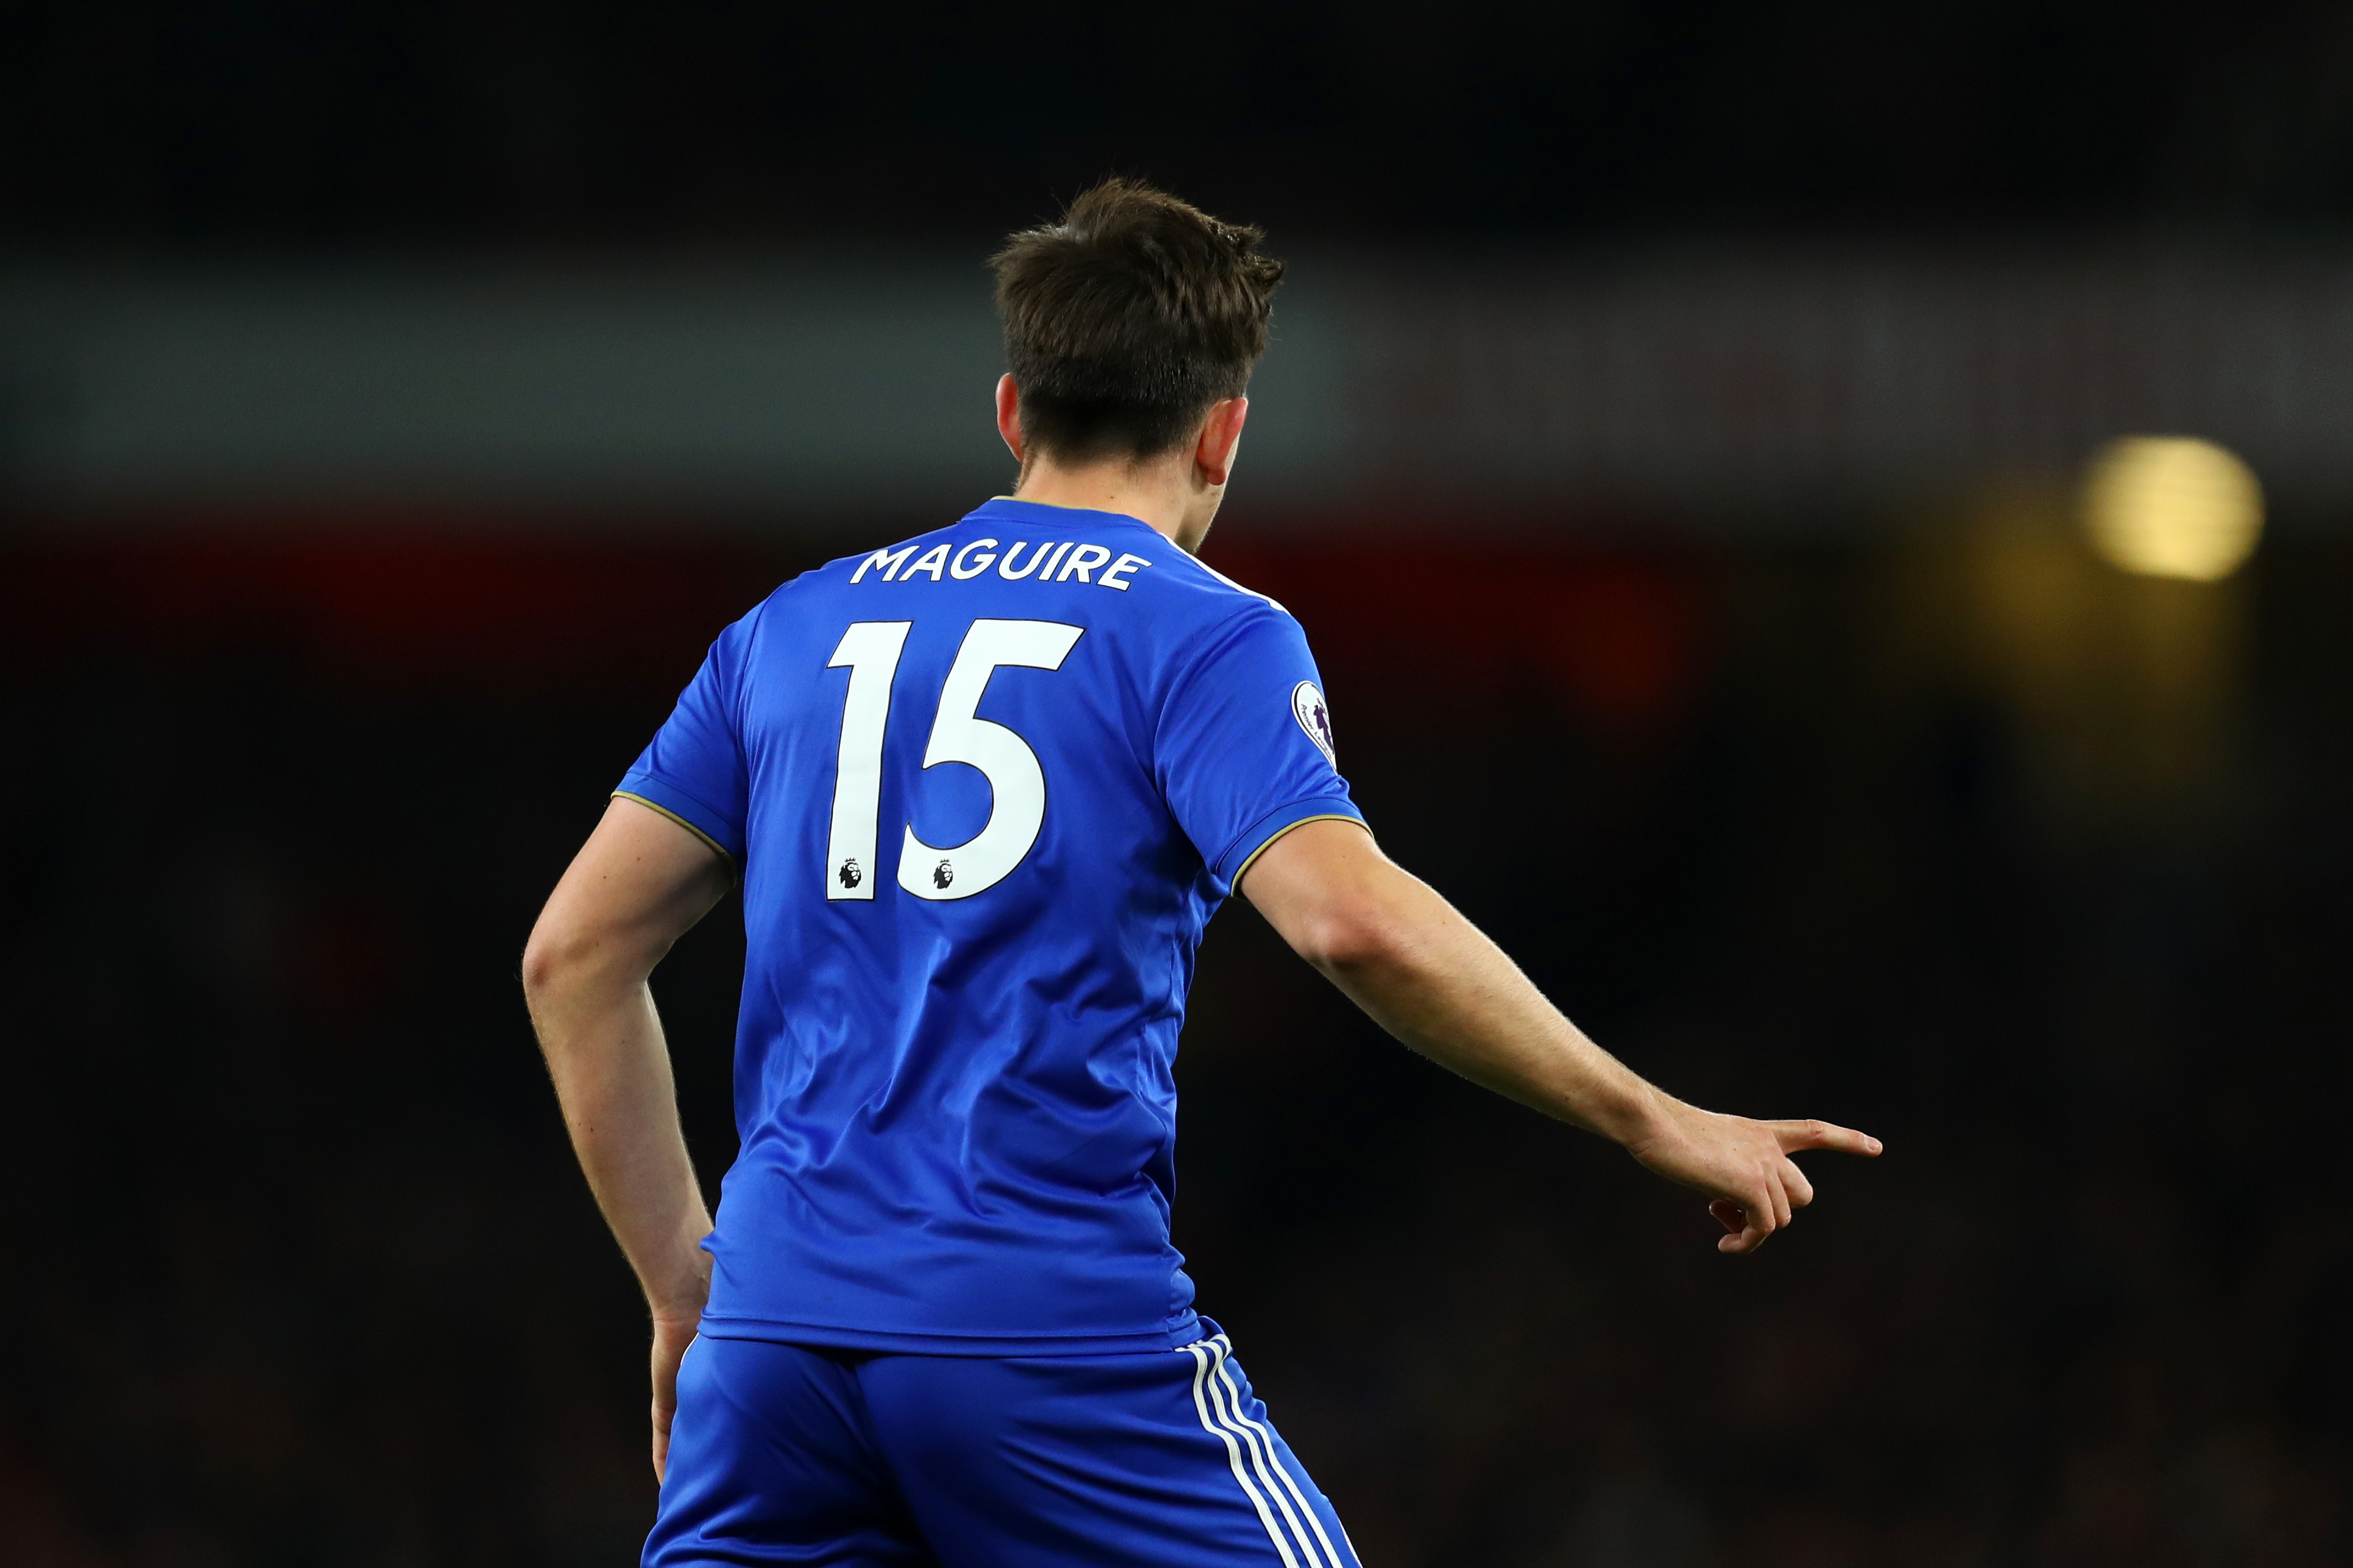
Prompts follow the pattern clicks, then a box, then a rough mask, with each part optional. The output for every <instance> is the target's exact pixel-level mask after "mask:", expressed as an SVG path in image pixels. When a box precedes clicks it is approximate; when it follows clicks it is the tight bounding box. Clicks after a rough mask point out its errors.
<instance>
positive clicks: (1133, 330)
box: [989, 179, 1282, 462]
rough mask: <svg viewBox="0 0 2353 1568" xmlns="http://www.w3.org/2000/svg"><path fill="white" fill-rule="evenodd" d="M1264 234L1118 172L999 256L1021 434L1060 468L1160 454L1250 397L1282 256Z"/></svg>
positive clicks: (1000, 307) (1000, 306)
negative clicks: (1264, 246) (1212, 413)
mask: <svg viewBox="0 0 2353 1568" xmlns="http://www.w3.org/2000/svg"><path fill="white" fill-rule="evenodd" d="M1263 237H1264V234H1263V233H1262V231H1261V230H1259V229H1257V228H1254V227H1251V226H1248V225H1242V224H1229V223H1219V221H1218V220H1217V219H1216V218H1213V217H1211V216H1208V214H1207V213H1205V212H1202V211H1201V210H1200V209H1198V207H1194V206H1190V205H1187V204H1186V203H1184V202H1180V201H1178V200H1177V199H1176V197H1175V196H1172V195H1168V194H1167V193H1166V192H1165V191H1156V190H1154V189H1153V188H1152V187H1151V186H1149V185H1147V184H1143V183H1141V182H1140V181H1136V180H1123V179H1111V180H1105V181H1104V182H1103V184H1099V185H1097V186H1095V187H1094V188H1093V189H1092V190H1091V191H1089V192H1087V193H1086V194H1085V195H1082V196H1081V197H1079V199H1078V200H1076V201H1074V202H1072V203H1071V205H1070V206H1069V208H1068V209H1067V210H1066V211H1065V212H1064V213H1063V214H1062V221H1061V222H1060V223H1057V224H1049V225H1047V226H1044V227H1042V228H1032V229H1025V230H1023V231H1022V232H1021V233H1019V234H1017V235H1014V236H1013V237H1010V238H1009V239H1008V240H1007V241H1006V243H1005V248H1004V249H1003V250H1000V251H998V252H997V255H995V256H994V257H992V258H990V259H989V265H990V267H992V268H995V270H996V273H997V311H998V313H999V314H1001V315H1002V316H1003V317H1004V318H1005V357H1006V360H1007V362H1008V369H1010V370H1011V371H1012V373H1013V380H1014V384H1016V385H1018V387H1020V389H1021V429H1022V434H1023V435H1024V437H1026V438H1027V439H1028V441H1029V444H1030V445H1032V446H1034V447H1039V448H1041V449H1043V450H1045V451H1048V452H1050V453H1052V454H1053V455H1054V456H1055V457H1057V458H1060V459H1061V460H1062V461H1064V462H1090V461H1095V460H1098V459H1101V458H1111V457H1124V458H1155V457H1158V456H1159V455H1160V454H1161V453H1163V452H1166V451H1169V450H1172V449H1173V448H1175V447H1176V446H1178V445H1179V444H1180V443H1182V442H1183V441H1184V440H1185V438H1186V437H1187V436H1189V435H1191V434H1192V430H1193V426H1194V423H1195V422H1196V421H1197V420H1198V419H1199V418H1200V417H1201V416H1202V415H1203V414H1204V413H1205V412H1207V411H1208V407H1209V405H1211V404H1213V403H1216V402H1218V401H1219V400H1220V399H1222V398H1228V397H1240V395H1242V391H1243V389H1244V388H1245V387H1247V386H1248V385H1249V384H1250V369H1251V367H1252V366H1253V365H1255V364H1257V363H1258V359H1259V356H1260V355H1261V354H1262V353H1265V352H1266V326H1267V318H1268V316H1269V314H1270V313H1271V310H1272V308H1273V299H1274V289H1275V285H1276V284H1278V283H1280V282H1282V262H1280V261H1277V260H1276V259H1274V258H1272V257H1271V256H1261V255H1260V254H1259V253H1258V251H1257V248H1256V247H1257V245H1258V242H1259V241H1260V240H1261V238H1263Z"/></svg>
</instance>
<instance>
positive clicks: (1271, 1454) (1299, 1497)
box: [1217, 1334, 1346, 1568]
mask: <svg viewBox="0 0 2353 1568" xmlns="http://www.w3.org/2000/svg"><path fill="white" fill-rule="evenodd" d="M1217 1343H1218V1344H1219V1345H1221V1346H1223V1347H1224V1349H1225V1351H1226V1352H1229V1353H1230V1352H1231V1351H1232V1350H1233V1342H1232V1341H1230V1340H1229V1339H1227V1338H1226V1336H1225V1335H1223V1334H1219V1336H1218V1338H1217ZM1218 1377H1219V1380H1220V1381H1222V1382H1223V1383H1224V1384H1225V1385H1226V1393H1227V1394H1229V1396H1231V1398H1232V1400H1233V1406H1234V1419H1235V1420H1237V1421H1240V1423H1241V1424H1242V1425H1243V1426H1247V1427H1249V1428H1250V1430H1251V1431H1253V1432H1255V1433H1257V1434H1258V1435H1259V1440H1260V1441H1261V1442H1262V1443H1264V1444H1265V1445H1266V1459H1267V1463H1268V1464H1270V1465H1272V1466H1273V1467H1274V1473H1275V1474H1276V1475H1278V1476H1281V1477H1282V1489H1283V1490H1285V1491H1287V1492H1289V1493H1290V1494H1291V1500H1292V1501H1293V1502H1295V1503H1297V1504H1298V1505H1299V1511H1300V1512H1301V1513H1303V1514H1304V1515H1305V1516H1306V1518H1307V1523H1308V1525H1309V1527H1310V1528H1311V1529H1313V1530H1314V1531H1315V1539H1316V1540H1318V1541H1320V1542H1323V1543H1324V1561H1325V1562H1327V1563H1330V1564H1331V1565H1332V1568H1340V1554H1339V1553H1338V1552H1335V1551H1333V1550H1332V1538H1331V1537H1330V1536H1328V1535H1326V1534H1324V1521H1322V1520H1321V1519H1319V1518H1317V1517H1316V1515H1315V1510H1314V1509H1312V1508H1310V1507H1308V1506H1307V1499H1306V1497H1305V1496H1304V1495H1303V1493H1302V1492H1301V1491H1300V1489H1299V1483H1298V1482H1297V1481H1294V1480H1293V1479H1291V1471H1290V1470H1289V1469H1288V1468H1286V1467H1285V1466H1284V1465H1283V1462H1282V1455H1280V1454H1278V1453H1276V1452H1275V1451H1274V1434H1273V1433H1271V1432H1270V1431H1268V1430H1267V1429H1266V1428H1265V1427H1263V1426H1260V1425H1259V1424H1258V1423H1257V1422H1255V1421H1253V1420H1251V1419H1250V1417H1249V1416H1247V1415H1243V1414H1242V1396H1241V1391H1240V1389H1238V1388H1236V1387H1235V1386H1234V1374H1233V1373H1231V1372H1229V1371H1228V1370H1227V1368H1226V1357H1225V1355H1224V1354H1220V1355H1219V1357H1218ZM1276 1501H1277V1502H1280V1501H1282V1499H1281V1498H1277V1499H1276ZM1282 1512H1283V1517H1284V1518H1286V1519H1289V1518H1290V1517H1291V1510H1289V1509H1285V1510H1282ZM1298 1528H1299V1525H1298V1522H1297V1521H1293V1523H1292V1529H1293V1531H1297V1530H1298ZM1342 1533H1344V1534H1345V1533H1346V1532H1345V1531H1343V1532H1342ZM1299 1544H1300V1545H1302V1546H1305V1545H1306V1544H1307V1538H1306V1537H1305V1536H1303V1535H1302V1536H1301V1537H1300V1538H1299ZM1308 1555H1309V1556H1311V1557H1312V1556H1314V1552H1312V1551H1311V1552H1309V1553H1308Z"/></svg>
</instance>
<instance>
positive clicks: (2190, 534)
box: [2084, 436, 2263, 583]
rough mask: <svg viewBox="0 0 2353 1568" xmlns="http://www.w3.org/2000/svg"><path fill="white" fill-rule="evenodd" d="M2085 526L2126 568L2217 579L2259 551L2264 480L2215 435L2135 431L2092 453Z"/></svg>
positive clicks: (2096, 543) (2110, 557) (2097, 545)
mask: <svg viewBox="0 0 2353 1568" xmlns="http://www.w3.org/2000/svg"><path fill="white" fill-rule="evenodd" d="M2084 528H2085V529H2086V530H2087V531H2089V532H2090V534H2091V536H2092V545H2093V547H2094V549H2096V550H2097V551H2098V552H2100V553H2101V554H2102V555H2103V556H2105V558H2106V559H2107V560H2108V562H2109V563H2111V564H2113V565H2115V566H2117V567H2119V568H2121V569H2123V570H2124V571H2126V572H2133V573H2137V574H2141V575H2143V576H2148V577H2180V578H2186V579H2188V580H2189V581H2190V582H2194V583H2218V582H2220V581H2221V580H2222V579H2223V578H2225V577H2228V576H2229V575H2230V574H2232V573H2233V572H2235V571H2237V570H2238V569H2239V567H2240V564H2241V563H2243V562H2244V561H2245V560H2246V559H2247V557H2248V556H2249V555H2252V554H2253V553H2254V549H2255V541H2256V540H2257V538H2259V537H2260V536H2261V535H2262V533H2263V487H2262V486H2261V485H2259V484H2257V483H2256V482H2255V476H2254V472H2253V469H2251V468H2248V467H2247V465H2246V464H2244V463H2242V462H2241V461H2240V460H2239V459H2238V458H2236V457H2234V456H2232V454H2231V453H2229V452H2227V451H2225V450H2223V449H2222V448H2221V447H2217V446H2216V445H2214V443H2213V442H2211V441H2200V440H2197V439H2194V438H2192V437H2184V436H2128V437H2125V438H2124V439H2123V440H2120V441H2111V442H2109V443H2108V444H2107V445H2106V446H2105V447H2102V448H2100V451H2099V455H2098V456H2096V457H2095V458H2093V459H2092V465H2091V469H2090V472H2089V475H2088V477H2087V478H2086V480H2085V483H2084Z"/></svg>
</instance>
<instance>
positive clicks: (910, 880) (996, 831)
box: [825, 620, 1083, 900]
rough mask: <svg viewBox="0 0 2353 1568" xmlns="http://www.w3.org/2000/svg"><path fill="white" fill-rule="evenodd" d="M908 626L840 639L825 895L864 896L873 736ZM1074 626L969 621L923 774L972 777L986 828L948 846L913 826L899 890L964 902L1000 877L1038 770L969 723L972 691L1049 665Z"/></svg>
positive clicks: (873, 834) (1026, 840) (877, 775)
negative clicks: (842, 678)
mask: <svg viewBox="0 0 2353 1568" xmlns="http://www.w3.org/2000/svg"><path fill="white" fill-rule="evenodd" d="M913 625H914V623H913V622H912V621H860V622H858V623H857V624H856V625H854V626H851V627H850V628H849V630H848V631H846V632H844V633H843V634H842V637H841V643H840V646H839V647H836V648H835V649H834V650H833V658H832V659H831V660H830V661H829V662H828V668H833V669H839V668H844V667H847V668H849V692H848V694H847V695H846V696H845V697H844V699H843V700H842V710H841V743H840V749H839V752H838V754H837V765H836V768H835V772H834V780H833V820H832V826H831V827H830V829H829V830H828V835H827V848H826V875H825V896H826V897H827V898H828V899H869V900H871V898H873V897H874V852H875V847H876V844H875V841H876V839H877V837H879V831H878V830H879V828H880V826H881V822H880V819H881V814H882V735H883V730H884V727H885V725H886V724H887V722H888V720H889V717H890V712H891V683H892V679H893V678H894V677H895V676H896V675H897V674H898V669H899V657H900V655H901V654H902V653H903V652H905V651H906V647H907V633H908V630H909V628H911V627H912V626H913ZM1082 630H1083V628H1082V627H1079V626H1065V625H1063V624H1062V623H1061V622H1060V621H997V620H978V621H975V622H973V623H972V629H971V630H969V631H967V632H966V633H965V637H964V646H963V647H960V648H958V649H957V650H956V657H955V664H953V665H951V666H950V667H949V668H948V678H947V680H946V682H945V683H944V685H943V686H942V687H941V689H940V707H939V713H938V715H937V716H936V717H935V718H934V720H933V721H932V738H931V742H930V743H929V744H928V745H926V746H925V747H924V748H923V766H924V767H926V768H933V767H937V766H938V765H939V764H940V763H965V764H966V765H968V766H971V767H975V768H977V769H979V770H980V773H981V776H982V777H984V778H986V779H987V780H988V788H989V794H990V795H991V797H992V801H991V805H990V809H989V814H988V820H987V822H986V823H984V824H983V825H982V826H981V829H980V831H979V832H978V833H976V834H975V835H973V837H971V838H969V839H968V840H966V841H965V842H964V843H962V844H959V845H955V846H954V847H948V848H941V847H935V846H933V845H929V844H926V843H924V842H923V840H922V839H921V838H918V837H916V836H915V829H914V825H913V824H912V823H910V824H908V825H907V826H906V827H905V830H904V837H902V840H901V842H900V847H899V886H900V887H902V888H903V889H906V890H907V891H908V892H910V893H913V894H914V895H915V897H917V898H919V899H932V900H946V899H968V898H970V897H972V896H973V895H974V894H975V893H980V892H986V891H987V890H988V889H990V888H993V887H995V886H996V885H997V883H999V882H1001V881H1003V880H1004V879H1006V878H1007V877H1008V875H1010V874H1011V872H1012V870H1013V868H1015V867H1016V866H1018V865H1019V864H1021V859H1022V857H1024V856H1026V855H1028V854H1029V848H1030V846H1031V845H1033V844H1035V843H1037V842H1038V833H1039V829H1040V828H1041V827H1043V826H1045V821H1046V774H1045V771H1044V770H1043V769H1042V768H1040V767H1039V765H1038V753H1037V752H1033V751H1031V750H1030V749H1029V742H1026V741H1024V740H1023V739H1022V738H1021V737H1020V736H1018V735H1017V734H1015V733H1014V732H1013V731H1010V730H1008V729H1007V728H1006V727H1005V726H1004V725H1002V724H997V723H993V722H991V721H988V720H987V719H983V718H981V717H979V715H978V710H979V708H980V699H981V694H982V693H983V692H985V691H987V689H988V680H989V677H990V676H991V675H993V674H995V673H996V672H997V668H999V667H1000V666H1006V665H1011V666H1018V667H1020V668H1028V669H1060V668H1062V660H1063V659H1065V658H1068V657H1070V652H1071V647H1074V646H1075V645H1076V644H1077V642H1078V640H1079V637H1080V636H1081V634H1082Z"/></svg>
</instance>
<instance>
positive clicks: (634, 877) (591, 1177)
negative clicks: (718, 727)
mask: <svg viewBox="0 0 2353 1568" xmlns="http://www.w3.org/2000/svg"><path fill="white" fill-rule="evenodd" d="M730 880H731V872H730V870H729V868H728V865H727V863H726V861H725V860H724V859H723V858H721V857H720V855H719V853H718V852H717V851H716V850H714V849H712V847H711V846H710V845H708V844H706V843H704V842H703V841H702V839H701V838H699V837H696V836H695V835H694V834H692V833H691V832H689V831H688V830H687V829H686V828H684V827H681V826H679V825H678V824H677V823H675V822H672V821H671V820H670V818H668V817H666V816H662V815H661V814H660V813H659V812H657V811H654V810H653V809H651V808H650V807H648V806H644V805H638V803H637V802H635V801H631V800H625V799H615V800H614V801H613V802H612V804H611V805H608V806H607V808H606V811H605V817H604V820H603V821H601V822H599V823H598V824H597V825H596V832H594V833H592V834H590V835H589V837H588V842H587V843H586V845H584V846H582V847H581V850H580V853H579V855H578V856H577V857H576V858H575V859H574V860H573V862H572V866H571V868H570V869H568V870H566V871H565V873H564V878H563V880H561V881H559V882H558V883H557V884H556V885H555V891H554V894H553V895H552V896H551V897H550V898H549V899H548V900H547V907H546V908H545V909H544V910H541V911H540V916H539V923H538V924H537V925H535V926H533V928H532V933H531V942H530V945H529V946H527V947H526V948H525V949H524V950H523V960H522V984H523V995H524V997H525V999H526V1000H527V1001H528V1002H529V1003H530V1005H531V1019H532V1024H533V1027H535V1028H536V1029H537V1030H538V1031H539V1046H540V1050H541V1051H542V1052H543V1054H544V1055H545V1057H546V1058H547V1071H548V1076H549V1077H550V1078H552V1079H554V1081H555V1094H556V1099H557V1100H559V1101H560V1102H561V1103H562V1104H563V1107H564V1121H565V1125H566V1126H567V1127H568V1128H569V1129H570V1130H571V1132H572V1147H573V1151H574V1152H575V1153H577V1154H578V1155H579V1157H580V1168H581V1169H582V1170H583V1171H584V1172H586V1173H587V1177H588V1186H589V1189H590V1190H591V1191H592V1192H594V1193H595V1194H596V1205H597V1206H598V1207H599V1208H601V1209H603V1210H604V1211H605V1219H606V1222H607V1224H609V1225H611V1226H612V1227H613V1235H614V1236H615V1237H617V1239H618V1240H619V1242H620V1244H621V1250H622V1251H623V1252H624V1253H625V1254H627V1255H628V1259H629V1266H630V1267H631V1268H634V1269H636V1270H637V1274H638V1284H639V1285H641V1286H643V1287H644V1289H645V1292H646V1303H647V1305H648V1306H649V1308H650V1309H651V1310H652V1312H653V1321H654V1349H653V1380H654V1411H653V1414H654V1471H655V1473H656V1475H659V1474H660V1473H661V1471H662V1469H663V1468H664V1467H665V1464H666V1463H667V1460H668V1458H669V1449H670V1412H671V1410H672V1409H673V1408H674V1406H675V1404H676V1398H677V1394H676V1388H677V1376H678V1362H679V1357H680V1356H681V1355H682V1354H684V1353H685V1350H686V1346H687V1344H688V1342H690V1341H691V1340H692V1339H693V1337H694V1325H695V1323H696V1321H697V1320H698V1319H699V1318H700V1316H701V1315H702V1303H703V1300H704V1298H705V1297H707V1296H708V1295H709V1293H710V1289H711V1258H710V1257H709V1255H708V1254H706V1253H704V1252H703V1251H702V1238H703V1237H706V1236H708V1235H709V1234H710V1233H711V1213H710V1210H708V1209H707V1208H705V1207H704V1206H703V1202H702V1190H701V1189H700V1188H699V1187H698V1186H697V1185H696V1184H695V1180H694V1167H693V1166H692V1164H691V1163H689V1161H688V1159H687V1154H686V1139H685V1137H684V1135H683V1134H682V1133H681V1131H680V1130H679V1121H678V1099H677V1093H676V1090H675V1089H674V1087H673V1085H672V1081H671V1078H670V1048H669V1047H668V1045H667V1044H666V1043H665V1042H664V1041H663V1039H662V1028H661V1019H660V1018H659V1016H657V1015H656V1013H655V1012H654V998H653V992H652V991H651V990H650V989H649V987H648V985H647V984H646V980H647V977H648V976H649V975H650V974H651V973H653V970H654V965H656V964H657V963H660V962H661V961H662V958H663V956H664V955H665V954H667V953H668V952H670V944H671V943H672V942H676V941H677V940H678V939H679V938H680V937H681V936H682V935H684V934H685V933H686V931H688V930H689V929H690V928H691V927H692V926H693V925H694V923H695V922H696V921H699V920H701V919H702V917H703V916H704V915H706V914H708V913H709V912H710V911H711V908H712V905H714V904H716V903H717V902H718V901H719V900H720V899H721V898H722V897H723V895H724V894H725V893H726V891H727V889H728V886H729V883H730Z"/></svg>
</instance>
